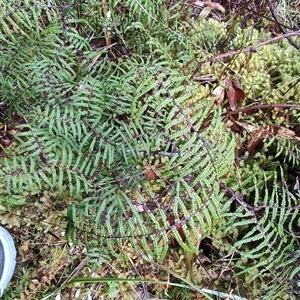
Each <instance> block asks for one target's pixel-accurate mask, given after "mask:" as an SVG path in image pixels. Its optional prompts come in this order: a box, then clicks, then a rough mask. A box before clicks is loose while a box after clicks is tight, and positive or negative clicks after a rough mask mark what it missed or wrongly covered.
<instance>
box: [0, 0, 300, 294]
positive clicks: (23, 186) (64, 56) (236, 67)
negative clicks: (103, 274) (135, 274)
mask: <svg viewBox="0 0 300 300" xmlns="http://www.w3.org/2000/svg"><path fill="white" fill-rule="evenodd" d="M7 2H9V3H7ZM31 2H32V1H4V0H2V1H1V0H0V47H1V51H0V85H1V92H0V98H1V101H0V102H1V103H2V102H3V103H5V105H6V107H7V112H6V116H5V120H4V121H5V122H11V123H14V124H13V125H14V130H15V131H16V132H14V133H13V138H14V142H13V143H12V144H11V145H10V146H9V147H3V151H4V152H5V155H3V157H1V160H0V166H1V167H0V187H1V190H0V201H1V202H3V203H5V204H6V205H8V206H10V205H11V206H14V205H21V204H25V203H26V200H27V199H28V198H29V197H31V196H33V195H34V196H37V197H38V195H39V193H41V192H42V191H44V190H46V191H48V190H49V191H54V192H56V193H57V194H59V195H60V196H61V197H66V198H68V199H69V200H70V202H72V204H71V205H70V206H69V207H68V213H67V217H68V220H69V223H68V228H67V230H66V231H67V236H68V238H70V239H72V240H73V241H74V242H75V243H76V244H78V245H80V246H82V247H83V248H86V249H87V252H88V254H89V255H90V254H92V253H101V255H107V257H109V256H115V257H119V258H120V257H123V256H124V255H125V256H126V255H127V254H128V253H138V254H140V253H146V254H147V255H150V256H153V257H154V258H157V259H160V260H163V259H164V258H165V257H166V255H167V253H168V249H169V246H170V240H176V241H177V242H178V244H179V245H180V247H181V248H183V249H184V251H186V252H192V253H197V251H198V250H199V249H198V246H199V245H197V242H195V239H196V240H197V237H199V232H200V233H201V236H202V239H204V238H207V237H208V238H209V239H211V240H212V241H213V242H212V247H216V248H217V247H218V251H216V252H219V253H222V255H223V256H227V255H230V256H231V257H233V258H234V259H233V261H232V262H230V266H231V267H232V269H233V270H234V272H235V275H236V277H238V278H242V279H241V280H243V282H244V283H245V284H246V285H249V289H251V287H255V288H254V291H253V293H252V295H254V297H263V296H265V295H266V297H269V299H275V298H280V297H286V295H291V296H294V295H295V292H294V290H295V289H296V285H297V280H298V281H299V271H300V270H299V266H298V265H299V261H300V252H299V212H298V211H299V205H300V204H299V197H300V189H299V172H300V166H299V161H300V159H299V155H300V150H299V137H298V136H297V132H299V124H300V120H299V116H300V114H299V109H298V107H296V106H293V107H292V109H290V106H288V108H287V109H286V110H283V109H281V110H279V109H278V110H276V109H273V108H274V107H272V105H273V106H274V105H276V104H277V102H276V101H277V100H278V99H279V100H280V104H282V105H285V104H299V103H297V98H296V96H297V91H298V90H299V85H297V84H295V85H293V84H294V82H295V81H296V79H297V78H296V77H297V76H298V80H299V70H298V69H297V68H295V67H294V65H293V64H292V61H293V60H294V61H298V60H297V59H298V58H299V53H295V52H293V51H292V50H291V48H289V47H288V45H287V44H285V43H284V42H282V43H281V44H274V45H270V46H268V47H265V48H262V49H263V50H262V51H261V52H257V53H242V54H240V55H237V56H235V57H234V58H231V57H230V58H228V60H224V61H221V60H218V61H212V62H211V63H207V64H203V67H202V68H201V69H200V70H199V72H198V73H197V74H193V72H194V70H195V69H196V68H197V65H198V63H199V61H200V62H201V60H204V59H207V58H208V57H211V56H212V55H213V54H214V55H217V54H218V52H219V51H220V49H219V46H220V42H222V41H225V40H226V36H227V34H228V32H229V29H228V28H227V26H226V24H225V23H222V24H221V23H219V22H217V21H215V20H201V21H200V20H192V19H191V18H190V17H189V11H188V10H187V11H184V10H182V7H183V6H181V5H179V3H177V1H176V3H173V1H150V0H144V1H135V0H128V1H103V3H102V4H100V2H101V1H100V2H99V1H96V0H92V1H79V0H78V1H65V3H64V4H62V3H61V1H55V0H53V1H42V0H41V1H38V3H36V4H32V3H31ZM233 31H234V32H231V31H230V38H231V39H232V41H231V42H230V43H229V45H227V47H228V49H235V50H236V49H240V48H243V47H245V46H250V45H253V44H254V43H256V42H257V40H258V38H259V34H260V33H259V32H258V31H256V30H253V32H252V31H251V30H250V29H244V30H242V29H240V28H235V30H233ZM265 37H267V35H262V38H265ZM226 42H227V41H226ZM277 52H278V53H279V54H276V55H272V53H273V54H274V53H277ZM270 53H271V54H270ZM283 53H287V55H286V57H284V55H283ZM281 56H282V57H283V58H281ZM280 59H282V61H283V62H284V63H285V68H284V70H285V71H284V72H285V73H288V74H285V73H284V72H279V71H277V65H278V63H279V60H280ZM246 69H247V70H246ZM259 73H263V74H264V75H261V76H264V78H263V79H262V77H261V76H258V74H259ZM233 74H234V75H233ZM192 75H196V77H195V76H192ZM203 76H204V77H205V78H208V79H205V80H202V79H203ZM232 76H235V77H236V78H239V79H240V83H241V86H242V87H241V89H243V91H245V94H246V97H245V100H244V102H241V103H238V105H240V107H239V108H237V110H239V109H240V111H237V113H236V112H230V113H229V112H228V111H229V108H228V102H227V100H226V99H221V100H220V97H219V98H218V97H217V96H216V93H215V91H216V89H217V88H219V87H222V86H224V79H227V78H231V77H232ZM265 78H267V84H265V83H266V80H265ZM295 78H296V79H295ZM277 91H278V93H277ZM225 92H226V91H225V90H224V93H225ZM288 93H289V94H288ZM287 94H288V95H289V98H288V99H287V101H286V102H282V101H283V99H284V96H285V95H287ZM219 96H220V95H219ZM275 100H276V101H275ZM257 101H259V102H261V101H265V102H264V104H266V105H267V107H266V106H265V107H263V108H261V107H258V108H257V109H256V110H254V111H253V113H252V111H250V110H249V109H248V108H249V107H250V106H251V105H253V107H254V108H255V107H257V106H259V105H261V106H262V104H261V103H259V104H257ZM274 101H275V102H274ZM243 106H245V109H248V110H245V111H243ZM249 111H250V113H249ZM234 113H236V119H234V118H235V115H234ZM232 116H233V117H232ZM16 120H17V122H16ZM1 122H2V120H1ZM15 123H17V124H15ZM234 125H236V127H237V126H239V130H237V129H236V127H234ZM255 126H256V127H255ZM240 127H241V128H242V129H241V128H240ZM245 128H247V130H244V129H245ZM249 128H255V129H253V130H252V131H251V130H249ZM298 135H299V133H298ZM258 148H259V150H257V149H258ZM220 244H221V246H220ZM218 245H219V246H218ZM259 283H261V289H260V291H258V290H257V289H258V288H257V286H258V285H259ZM267 284H270V286H271V288H267V287H266V285H267ZM291 286H292V287H291Z"/></svg>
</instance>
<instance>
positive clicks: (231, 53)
mask: <svg viewBox="0 0 300 300" xmlns="http://www.w3.org/2000/svg"><path fill="white" fill-rule="evenodd" d="M291 36H300V30H299V31H294V32H290V33H286V34H282V35H278V36H276V37H273V38H270V39H268V40H265V41H263V42H259V43H257V44H255V45H253V46H248V47H245V48H242V49H239V50H233V51H229V52H226V53H222V54H219V55H215V56H212V57H209V58H207V59H205V60H203V61H200V62H199V63H198V66H197V68H196V69H195V71H194V72H193V74H192V76H191V77H190V80H193V79H194V77H195V76H196V74H197V73H198V72H199V70H200V68H201V66H202V65H204V64H206V63H209V62H215V61H216V60H219V59H222V58H225V57H229V56H234V55H238V54H240V53H246V52H256V51H257V50H256V49H258V48H260V47H262V46H266V45H268V44H271V43H274V42H277V41H279V40H282V39H286V38H289V37H291ZM195 60H196V58H194V59H192V60H191V61H189V62H188V63H187V65H186V67H187V66H188V65H189V64H190V63H192V62H193V61H195ZM186 67H185V68H186Z"/></svg>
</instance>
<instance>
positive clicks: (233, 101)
mask: <svg viewBox="0 0 300 300" xmlns="http://www.w3.org/2000/svg"><path fill="white" fill-rule="evenodd" d="M223 82H224V84H225V85H227V87H228V88H227V89H226V96H227V98H228V101H229V106H230V108H231V110H235V109H236V107H237V105H238V104H239V103H240V102H241V101H242V100H243V99H244V98H245V93H244V91H243V90H242V88H241V87H240V85H239V83H238V81H237V80H235V81H233V80H231V79H229V78H226V79H225V80H224V81H223Z"/></svg>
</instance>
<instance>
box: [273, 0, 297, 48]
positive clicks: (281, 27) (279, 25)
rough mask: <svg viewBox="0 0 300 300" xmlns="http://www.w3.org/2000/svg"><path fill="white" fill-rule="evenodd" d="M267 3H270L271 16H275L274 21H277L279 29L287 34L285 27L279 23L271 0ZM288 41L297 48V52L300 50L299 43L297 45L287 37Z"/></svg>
mask: <svg viewBox="0 0 300 300" xmlns="http://www.w3.org/2000/svg"><path fill="white" fill-rule="evenodd" d="M267 2H268V5H269V8H270V11H271V14H272V16H273V18H274V21H275V23H276V25H277V26H278V28H279V29H280V30H281V32H282V33H284V34H286V33H287V31H286V30H285V28H284V26H283V25H282V24H281V23H280V22H279V20H278V17H277V15H276V13H275V11H274V7H273V5H272V3H271V1H270V0H267ZM287 40H288V41H289V43H290V44H291V45H292V46H293V47H295V48H296V49H297V50H300V46H299V45H298V44H297V43H295V42H294V41H293V40H292V39H291V37H287Z"/></svg>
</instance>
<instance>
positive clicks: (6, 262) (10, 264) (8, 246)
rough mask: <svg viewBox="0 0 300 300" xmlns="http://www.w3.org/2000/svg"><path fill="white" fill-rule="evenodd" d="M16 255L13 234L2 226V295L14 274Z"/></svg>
mask: <svg viewBox="0 0 300 300" xmlns="http://www.w3.org/2000/svg"><path fill="white" fill-rule="evenodd" d="M16 256H17V251H16V248H15V244H14V241H13V238H12V236H11V235H10V233H9V232H8V231H7V230H6V229H4V228H3V227H1V226H0V297H1V296H2V295H3V292H4V290H5V288H6V287H7V284H8V283H9V281H10V280H11V278H12V276H13V274H14V271H15V267H16Z"/></svg>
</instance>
